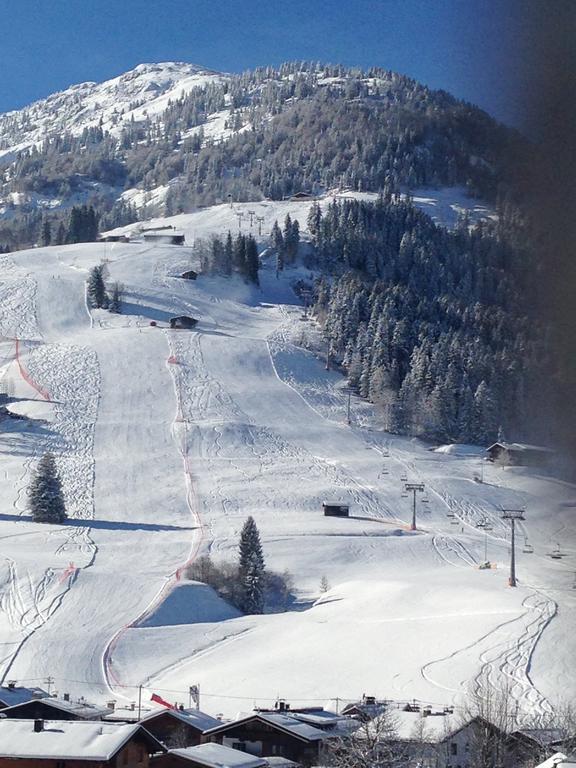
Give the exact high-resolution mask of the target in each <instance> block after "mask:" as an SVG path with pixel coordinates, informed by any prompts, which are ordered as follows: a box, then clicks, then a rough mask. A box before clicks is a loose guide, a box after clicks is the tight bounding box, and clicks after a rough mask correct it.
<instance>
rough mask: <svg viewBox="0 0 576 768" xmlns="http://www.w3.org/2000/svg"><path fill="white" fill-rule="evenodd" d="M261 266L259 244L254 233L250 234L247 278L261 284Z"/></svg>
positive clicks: (248, 238) (248, 239)
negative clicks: (259, 272) (259, 270)
mask: <svg viewBox="0 0 576 768" xmlns="http://www.w3.org/2000/svg"><path fill="white" fill-rule="evenodd" d="M259 268H260V260H259V258H258V246H257V245H256V240H254V238H253V237H252V235H248V237H247V238H246V267H245V269H246V273H245V274H246V278H247V279H248V280H249V281H250V282H251V283H254V284H255V285H260V280H259V278H258V269H259Z"/></svg>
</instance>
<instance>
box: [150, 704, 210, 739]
mask: <svg viewBox="0 0 576 768" xmlns="http://www.w3.org/2000/svg"><path fill="white" fill-rule="evenodd" d="M140 723H141V724H142V725H143V726H144V728H146V730H147V731H149V732H150V733H151V734H152V735H153V736H155V737H156V738H157V739H158V741H161V742H162V743H163V744H164V746H165V747H169V748H170V747H194V746H196V745H198V744H200V742H201V741H202V735H203V733H204V731H207V730H208V729H210V728H215V727H217V726H218V725H221V724H222V721H221V720H217V719H216V718H215V717H211V716H210V715H207V714H205V713H204V712H200V711H199V710H197V709H161V710H157V711H156V712H151V713H150V714H149V715H146V716H145V717H143V718H142V720H141V721H140Z"/></svg>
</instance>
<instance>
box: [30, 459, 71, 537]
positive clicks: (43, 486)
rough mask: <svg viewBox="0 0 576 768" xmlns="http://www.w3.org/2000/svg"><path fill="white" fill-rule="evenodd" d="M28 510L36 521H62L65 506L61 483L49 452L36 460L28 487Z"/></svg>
mask: <svg viewBox="0 0 576 768" xmlns="http://www.w3.org/2000/svg"><path fill="white" fill-rule="evenodd" d="M28 496H29V499H30V511H31V513H32V518H33V520H34V521H35V522H37V523H63V522H64V520H65V519H66V506H65V503H64V495H63V493H62V484H61V482H60V478H59V476H58V470H57V469H56V462H55V460H54V456H53V455H52V454H51V453H45V454H44V456H42V458H41V459H40V461H39V462H38V466H37V468H36V472H35V473H34V475H33V477H32V481H31V483H30V487H29V488H28Z"/></svg>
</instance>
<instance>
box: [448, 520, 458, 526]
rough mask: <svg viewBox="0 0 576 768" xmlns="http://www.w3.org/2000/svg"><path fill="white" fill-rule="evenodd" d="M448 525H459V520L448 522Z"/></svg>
mask: <svg viewBox="0 0 576 768" xmlns="http://www.w3.org/2000/svg"><path fill="white" fill-rule="evenodd" d="M450 525H460V520H450Z"/></svg>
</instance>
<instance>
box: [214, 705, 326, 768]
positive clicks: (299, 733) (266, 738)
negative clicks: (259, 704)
mask: <svg viewBox="0 0 576 768" xmlns="http://www.w3.org/2000/svg"><path fill="white" fill-rule="evenodd" d="M334 738H335V734H334V733H333V732H332V731H324V730H321V729H320V728H315V727H314V726H312V725H309V724H308V723H304V722H301V721H300V720H297V719H296V718H295V717H293V716H292V715H288V714H284V713H283V714H280V713H263V712H256V713H253V714H249V715H245V716H243V717H240V718H238V719H237V720H232V721H231V722H228V723H223V724H222V725H219V726H218V727H216V728H211V729H210V730H208V731H206V732H205V734H204V741H205V742H212V743H217V744H222V745H224V746H226V747H230V748H232V749H237V750H240V751H242V752H248V753H249V754H251V755H254V756H255V757H268V756H274V757H284V758H287V759H288V760H290V761H292V762H295V763H299V764H300V765H304V766H310V765H318V762H319V760H320V759H321V755H322V751H323V747H324V745H325V744H327V743H328V742H329V741H330V739H334Z"/></svg>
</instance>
